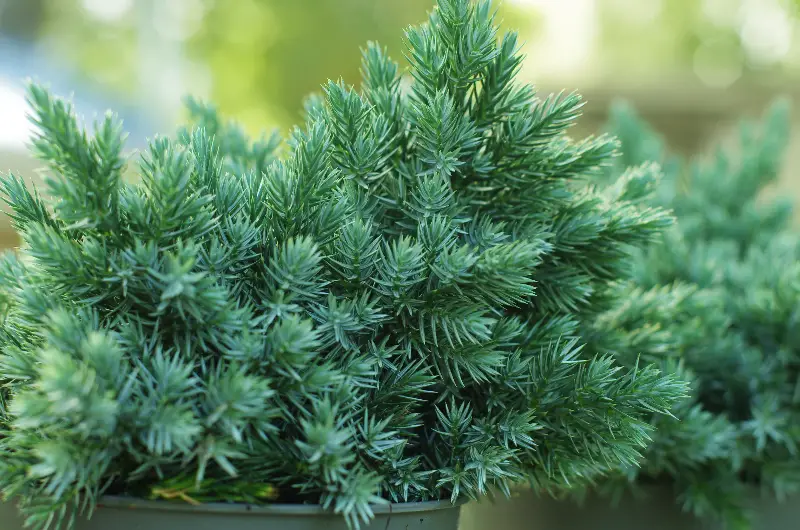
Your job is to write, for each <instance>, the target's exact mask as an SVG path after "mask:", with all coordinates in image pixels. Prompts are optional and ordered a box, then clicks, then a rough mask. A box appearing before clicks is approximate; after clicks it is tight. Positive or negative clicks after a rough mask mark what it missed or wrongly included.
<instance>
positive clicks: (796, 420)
mask: <svg viewBox="0 0 800 530" xmlns="http://www.w3.org/2000/svg"><path fill="white" fill-rule="evenodd" d="M610 130H611V131H612V132H613V133H615V134H616V135H618V137H619V138H620V139H621V143H622V151H623V153H624V156H623V157H621V158H620V160H619V161H620V163H622V164H635V163H637V162H639V161H643V160H658V161H661V162H662V163H663V165H664V167H665V176H664V178H663V179H662V181H661V183H660V184H659V185H658V186H657V192H656V193H655V194H654V195H653V199H652V200H653V204H654V205H657V206H659V207H665V208H669V209H672V210H673V211H674V212H675V215H676V218H677V222H676V224H675V225H674V226H673V227H672V228H671V229H670V230H668V231H666V232H665V234H664V236H663V237H664V242H663V244H661V245H652V246H651V247H649V248H648V249H647V250H646V251H645V252H643V253H641V254H640V255H639V256H638V257H637V258H636V260H635V266H634V279H633V281H632V282H631V283H630V284H628V285H627V286H623V287H621V289H623V290H624V291H627V292H628V293H630V296H629V299H628V300H629V301H628V302H627V303H626V304H624V305H621V306H618V307H615V308H614V309H613V310H611V311H608V312H607V313H606V314H605V315H603V316H601V317H600V318H599V319H598V320H597V321H596V325H598V326H600V327H601V328H605V327H608V328H617V329H621V330H623V331H622V332H621V333H627V334H631V333H634V334H635V333H637V332H641V331H642V330H643V329H644V328H643V326H642V323H643V322H646V323H647V325H648V326H649V331H648V332H646V333H640V335H639V336H640V337H643V340H641V342H640V344H641V352H642V355H643V357H644V358H645V359H649V360H651V361H653V362H662V363H664V364H667V365H670V364H671V365H673V366H674V369H675V370H678V371H680V373H682V374H683V376H684V377H687V378H689V379H690V380H691V381H692V384H693V390H692V397H691V399H689V400H686V401H683V402H681V403H680V404H679V405H677V406H676V407H675V408H674V409H673V411H672V412H673V415H674V417H670V416H660V417H655V418H654V424H655V425H656V427H657V435H656V436H655V439H654V443H652V444H651V445H650V446H649V447H648V449H647V452H646V455H645V460H644V462H643V464H642V466H641V467H637V466H631V467H630V468H629V473H628V475H627V476H626V477H620V480H618V481H613V482H611V483H606V484H604V486H603V488H602V489H603V490H604V491H611V492H614V493H621V491H622V489H621V488H620V487H626V486H627V487H630V486H633V488H634V490H636V489H637V488H636V487H635V484H644V483H652V482H663V481H667V482H669V483H671V484H673V485H674V490H675V494H676V498H677V501H678V502H679V503H680V504H681V505H682V506H683V508H684V509H685V510H687V511H690V512H692V513H694V514H695V515H697V516H700V517H708V518H712V519H716V520H719V521H722V522H724V523H725V524H727V526H728V527H730V528H749V527H750V519H751V517H752V515H751V514H750V513H748V506H747V501H748V500H749V499H751V498H752V497H753V495H752V494H753V492H754V491H757V490H758V489H760V490H762V491H763V492H764V493H766V494H767V495H773V496H777V497H784V496H785V495H788V494H793V493H797V492H798V491H800V461H798V458H797V457H798V454H797V453H798V449H800V448H799V447H798V443H800V378H798V368H800V328H798V318H800V264H798V257H800V240H799V239H798V238H797V236H796V234H794V233H793V232H792V230H791V221H792V205H791V201H789V200H787V199H786V198H785V197H776V198H769V197H765V196H764V192H765V188H766V187H767V186H769V185H770V184H772V183H774V181H775V180H776V178H777V176H778V173H779V170H780V166H781V160H782V157H783V154H784V149H785V145H786V142H787V139H788V108H787V106H786V104H785V102H782V101H779V102H777V103H776V104H775V105H773V107H772V108H771V109H770V110H769V112H768V113H767V115H766V116H765V117H764V120H763V123H761V124H759V125H756V124H753V123H749V122H746V123H742V125H741V128H740V133H741V134H740V136H739V139H738V140H739V141H738V143H737V144H736V145H735V146H733V149H731V150H730V151H729V150H727V149H722V148H720V149H718V150H717V151H716V153H715V154H714V156H713V157H712V158H710V159H697V160H696V161H693V162H692V163H690V164H685V163H684V162H683V161H682V160H680V159H679V158H677V157H674V156H672V155H670V154H668V153H667V152H666V150H665V148H664V145H663V142H662V141H661V139H660V138H659V137H658V135H657V134H656V133H655V132H654V131H652V130H651V129H650V128H649V127H648V126H647V125H646V124H645V123H643V122H642V121H641V120H640V119H639V118H638V117H637V116H636V115H635V113H634V112H633V111H632V109H630V108H628V107H627V106H624V105H622V106H619V107H617V108H616V109H615V111H614V113H613V117H612V120H611V124H610ZM617 171H619V169H617ZM613 173H614V171H613V170H610V171H609V173H608V174H613ZM648 300H650V301H653V302H655V307H654V306H652V305H648V304H647V301H648ZM642 307H645V308H646V310H645V311H642ZM659 359H661V360H660V361H659Z"/></svg>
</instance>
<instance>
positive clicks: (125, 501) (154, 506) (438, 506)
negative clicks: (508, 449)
mask: <svg viewBox="0 0 800 530" xmlns="http://www.w3.org/2000/svg"><path fill="white" fill-rule="evenodd" d="M464 503H466V500H459V501H456V502H455V503H452V502H450V501H449V500H442V501H427V502H398V503H390V504H374V505H372V511H373V513H374V514H375V515H380V514H396V513H411V512H433V511H438V510H447V509H450V508H458V507H459V506H461V505H463V504H464ZM103 508H122V509H131V510H137V509H141V510H152V511H161V512H194V513H218V514H227V513H235V514H240V515H291V516H311V517H320V516H331V515H334V513H333V511H331V510H326V509H324V508H323V507H322V506H320V505H318V504H243V503H224V502H213V503H208V504H199V505H194V504H188V503H184V502H168V501H153V500H146V499H135V498H133V497H119V496H104V497H101V498H100V499H99V500H98V502H97V509H103Z"/></svg>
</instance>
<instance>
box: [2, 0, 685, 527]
mask: <svg viewBox="0 0 800 530" xmlns="http://www.w3.org/2000/svg"><path fill="white" fill-rule="evenodd" d="M407 46H408V55H409V57H410V58H411V62H412V64H413V67H412V70H411V77H412V78H413V81H412V82H411V85H410V89H409V90H407V91H406V90H404V89H402V88H401V86H402V85H401V83H400V79H399V77H398V75H399V72H398V68H397V67H396V65H394V64H393V63H392V62H391V61H390V59H389V58H388V57H387V56H386V54H385V53H384V51H383V50H382V49H381V48H379V47H378V46H377V45H370V46H369V47H368V48H367V49H366V50H365V52H364V54H363V59H364V67H363V68H364V72H363V73H364V83H363V87H362V90H361V91H355V90H354V89H352V88H350V87H348V86H345V85H344V84H342V83H334V82H330V83H328V84H327V85H325V87H324V94H323V95H321V96H316V97H314V98H312V99H310V100H309V102H308V105H307V106H306V108H307V120H306V123H305V124H304V125H303V126H302V127H298V128H296V129H295V130H294V131H293V133H292V135H291V137H290V138H289V141H288V142H287V146H286V148H285V149H284V152H283V153H281V152H279V150H278V147H277V144H276V142H274V141H272V140H269V139H265V140H260V141H257V142H251V141H250V140H248V139H247V138H246V137H245V136H244V135H243V134H241V133H240V132H239V131H238V130H237V129H236V128H235V126H234V125H232V124H230V123H227V122H225V121H223V120H220V119H219V118H218V117H217V115H216V113H215V112H214V111H213V109H212V108H210V107H205V106H203V105H202V104H199V103H197V102H190V109H191V110H192V112H193V115H194V117H195V119H196V120H197V121H198V122H199V124H200V126H198V127H191V128H187V129H185V130H182V131H181V132H180V134H179V135H178V137H177V138H176V139H170V138H156V139H155V140H153V141H152V142H151V144H150V147H149V149H148V150H147V151H146V152H145V153H144V154H143V155H142V156H141V159H140V160H139V161H138V171H139V175H140V176H141V178H140V179H139V180H138V181H137V182H136V183H127V182H125V181H123V180H122V179H120V178H119V172H120V168H121V166H122V161H121V155H120V153H121V152H122V151H121V147H120V146H121V145H122V139H121V136H120V134H121V133H120V126H119V124H118V123H117V122H116V121H115V119H114V118H113V117H109V118H107V119H106V121H105V122H103V124H101V126H99V127H98V128H97V129H96V131H97V132H96V133H95V134H94V136H90V135H89V134H87V133H86V132H84V131H83V130H82V129H81V128H80V127H79V126H78V124H77V122H76V119H75V117H74V115H73V114H72V111H71V108H70V106H69V105H68V104H67V103H65V102H64V101H62V100H60V99H57V98H54V97H53V96H51V95H50V94H49V93H47V92H46V91H44V90H42V89H40V88H37V87H32V89H31V102H32V104H33V108H34V119H35V121H36V123H38V124H39V127H40V135H39V136H38V137H37V140H36V142H35V148H36V152H37V153H38V154H39V155H40V157H41V158H42V160H44V161H45V162H46V163H47V164H48V165H49V167H50V169H51V171H52V173H53V177H52V179H50V181H49V184H48V185H49V188H50V192H51V195H52V196H53V198H52V199H48V200H43V199H41V198H40V197H39V196H38V195H36V194H34V193H30V192H29V191H28V190H27V189H26V187H25V186H24V185H23V184H22V183H21V182H20V181H19V180H16V179H14V178H13V177H9V178H7V179H5V185H4V189H5V192H6V200H7V201H8V203H9V205H10V206H11V208H12V210H13V213H12V216H13V218H14V220H15V223H16V225H17V226H18V227H19V229H20V230H21V231H22V233H23V236H24V240H25V246H24V248H23V249H21V251H20V253H19V255H17V256H15V255H7V256H6V257H5V259H4V261H3V262H2V268H0V278H1V279H2V282H1V283H0V284H2V286H3V288H2V291H1V292H2V295H3V297H2V302H3V304H2V308H3V312H2V326H0V341H2V354H1V355H0V373H1V374H2V389H3V394H2V396H3V407H2V410H0V414H2V422H0V427H2V432H1V433H0V451H2V454H3V459H2V461H0V486H2V489H3V491H4V493H5V494H6V495H7V496H9V497H12V498H15V499H18V500H19V501H20V502H21V504H22V509H23V510H24V512H25V513H26V514H27V516H28V518H29V522H30V523H31V524H32V525H33V527H34V528H39V529H41V528H45V527H51V528H52V527H60V526H61V524H62V523H67V524H68V523H69V517H70V514H72V513H74V511H75V509H76V508H77V509H78V510H83V509H90V508H91V507H92V506H93V505H94V503H95V501H96V500H97V498H98V497H99V496H100V495H102V494H106V493H116V494H122V495H132V496H141V497H151V498H161V499H182V500H184V501H186V500H189V501H190V502H192V501H197V502H203V501H208V500H221V501H245V502H263V501H269V500H272V501H278V502H314V503H320V504H322V505H323V506H324V507H326V508H329V509H332V510H334V511H336V512H337V513H341V514H343V516H344V517H346V518H347V520H348V521H349V522H350V523H351V524H352V525H353V526H358V524H359V522H361V521H366V520H369V518H370V517H371V515H372V510H371V508H370V506H371V505H372V504H374V503H381V502H387V501H395V502H405V501H421V500H428V499H442V498H449V499H452V500H454V501H455V500H458V499H460V498H463V497H473V498H474V497H477V496H480V495H483V494H486V493H487V492H489V491H490V490H493V489H499V490H500V491H502V492H504V493H506V494H508V493H509V489H510V487H511V486H512V485H514V484H516V483H519V482H522V481H526V480H527V481H530V482H532V483H533V484H534V485H536V486H537V487H540V488H545V489H551V490H560V489H563V488H566V487H570V486H574V485H578V484H581V483H583V482H585V481H588V480H592V479H596V478H597V477H598V476H599V475H602V474H604V473H608V472H609V471H611V470H614V469H617V468H618V467H619V466H623V465H634V464H635V462H636V461H638V460H639V458H640V453H641V450H642V448H643V447H644V445H645V443H646V442H647V440H648V436H649V433H650V430H651V429H650V425H649V423H648V420H649V418H650V416H651V415H652V414H653V413H665V412H667V411H669V410H670V409H672V407H673V406H674V404H675V403H676V400H678V399H679V398H680V397H681V396H682V395H684V392H685V386H684V384H683V383H682V382H680V380H679V379H677V378H675V377H673V376H663V375H661V373H660V372H659V371H658V370H657V369H656V368H654V367H653V366H650V365H646V366H645V363H642V366H641V367H639V366H637V365H636V363H632V364H631V365H630V366H622V365H619V364H617V363H615V362H614V360H613V358H612V356H611V355H607V354H606V353H607V352H605V351H591V350H589V351H587V349H586V348H585V347H584V345H583V343H584V342H586V340H585V339H586V337H584V336H583V330H584V329H587V327H588V326H589V323H591V322H593V321H594V319H596V318H597V317H598V315H600V314H602V313H604V312H605V311H607V310H609V308H610V307H615V306H616V304H617V300H616V299H615V298H614V296H615V295H616V294H617V293H618V290H617V287H616V284H617V282H618V281H619V280H620V279H621V278H623V277H625V275H626V274H627V272H628V269H629V267H627V265H626V264H627V262H628V259H629V254H630V252H631V251H632V250H633V249H635V248H641V247H643V246H644V245H645V244H646V243H647V242H648V241H649V240H650V239H652V238H653V237H654V236H656V235H657V234H659V233H660V232H661V231H662V229H663V228H665V227H666V226H668V225H669V224H670V222H671V219H670V217H669V216H667V215H666V214H665V212H664V211H663V210H661V209H659V208H651V207H649V206H647V205H646V204H645V203H644V195H646V194H647V193H648V189H649V187H650V184H649V182H650V180H651V179H653V178H655V170H654V168H653V167H652V166H647V167H645V168H642V169H640V170H632V171H631V172H630V173H629V174H627V176H626V178H625V179H624V180H622V181H620V183H619V184H618V185H617V186H616V187H615V188H614V191H613V193H606V192H598V191H596V190H594V189H593V188H592V187H591V186H590V185H589V180H590V179H591V177H592V176H593V175H595V174H596V173H598V172H599V171H602V167H603V166H605V165H607V164H609V163H610V161H611V157H612V156H613V154H614V152H615V148H616V145H617V144H616V141H615V140H614V139H612V138H609V137H605V136H603V137H600V138H590V139H587V140H583V141H578V142H575V141H573V140H571V139H569V138H568V137H567V136H566V131H567V128H568V127H569V125H570V124H571V123H572V122H573V121H574V119H575V118H576V117H577V115H578V113H579V108H580V105H581V102H580V98H578V97H577V96H576V95H568V96H550V97H546V98H543V99H540V98H537V97H536V96H535V94H534V91H533V89H532V88H530V87H527V86H518V85H516V84H514V82H513V81H514V77H515V74H516V71H517V67H518V65H519V62H520V59H519V57H518V55H517V47H518V45H517V40H516V36H515V35H513V34H510V35H507V36H505V37H503V39H502V40H501V41H500V42H499V43H498V42H497V36H496V29H495V27H494V24H493V11H492V9H491V6H490V5H489V3H488V2H482V3H479V4H477V5H474V4H471V3H469V2H468V1H467V0H440V2H439V5H438V8H437V10H436V11H434V12H433V14H432V15H431V18H430V21H429V23H428V24H427V25H424V26H420V27H415V28H410V29H409V30H408V32H407ZM612 338H613V337H608V338H606V337H605V336H604V335H603V333H602V332H600V330H599V328H598V330H595V331H594V332H593V335H592V340H596V341H597V343H598V344H602V343H604V342H605V343H608V342H610V341H611V340H612Z"/></svg>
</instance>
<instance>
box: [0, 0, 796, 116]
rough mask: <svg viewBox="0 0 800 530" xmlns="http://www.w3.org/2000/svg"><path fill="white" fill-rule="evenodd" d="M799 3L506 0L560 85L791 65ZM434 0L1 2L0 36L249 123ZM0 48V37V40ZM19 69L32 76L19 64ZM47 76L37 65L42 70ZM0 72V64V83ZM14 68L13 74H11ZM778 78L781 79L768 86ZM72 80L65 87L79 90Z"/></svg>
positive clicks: (751, 77)
mask: <svg viewBox="0 0 800 530" xmlns="http://www.w3.org/2000/svg"><path fill="white" fill-rule="evenodd" d="M798 2H800V0H505V2H504V3H502V4H501V6H500V13H499V16H500V18H501V19H502V20H503V21H504V24H505V26H507V27H513V28H518V29H519V30H520V33H521V34H522V37H523V40H524V41H526V49H525V51H526V53H527V54H528V56H529V60H528V61H527V62H526V64H525V76H526V77H527V78H528V79H529V80H534V81H536V82H538V83H541V84H546V85H551V84H552V85H556V84H560V85H564V86H567V87H569V88H583V87H584V86H588V85H592V86H597V85H601V86H602V85H603V84H604V83H608V82H612V81H613V83H615V84H617V85H618V84H620V83H626V84H629V85H635V84H636V83H641V82H645V81H647V82H651V83H652V81H653V80H662V79H669V80H674V79H691V80H693V81H698V82H699V83H701V84H704V85H706V86H709V87H712V88H717V89H724V88H728V87H731V86H734V85H735V84H737V83H756V84H758V83H763V82H765V80H771V82H772V83H773V84H775V83H778V84H788V83H791V82H793V81H794V80H795V79H796V78H797V77H798V74H800V39H798V38H797V34H798V32H800V25H799V24H798ZM431 5H432V1H431V0H402V1H400V0H169V1H166V0H0V39H2V38H3V37H6V38H13V39H16V40H18V41H25V42H30V43H31V45H38V48H37V49H38V50H40V52H39V53H42V54H45V55H48V56H50V58H51V59H52V60H53V61H56V62H58V63H59V64H69V65H73V66H74V67H75V68H76V69H77V70H78V71H79V72H81V73H82V74H83V75H84V76H85V78H86V79H87V80H88V81H87V82H91V83H95V84H98V85H100V86H102V87H103V88H104V89H105V90H108V91H111V92H113V93H114V94H115V95H116V96H117V97H122V98H129V99H133V100H137V101H140V102H141V105H143V106H145V105H146V106H148V107H151V108H156V109H157V110H158V115H159V116H162V117H164V119H165V120H171V121H175V120H176V119H178V115H177V112H178V109H179V106H178V105H177V103H178V101H179V100H180V96H181V95H183V94H185V93H192V94H195V95H199V96H202V97H211V98H213V99H214V101H215V102H217V103H218V104H219V105H220V107H221V109H222V110H223V111H224V112H226V113H228V114H232V115H234V116H236V117H237V118H241V119H242V120H243V121H244V122H245V123H246V124H247V125H248V126H250V128H255V127H258V128H261V127H264V126H266V125H267V124H274V125H276V126H280V127H281V128H284V129H285V128H286V127H287V126H289V125H290V124H292V123H294V121H295V120H296V118H297V113H298V110H299V108H300V102H301V100H302V97H303V96H304V95H305V94H307V93H308V92H310V91H312V90H315V89H317V87H318V86H319V85H320V84H321V83H322V82H324V81H325V80H326V79H328V78H338V77H340V76H341V77H343V78H344V79H345V81H347V82H351V83H353V82H356V81H357V79H358V71H357V69H358V62H359V57H358V48H359V46H362V45H363V44H364V43H365V42H366V41H368V40H378V41H379V42H381V43H382V44H384V45H386V46H387V47H388V48H389V50H390V53H391V54H392V55H393V56H394V57H395V58H396V59H402V47H401V35H402V29H403V28H404V27H405V26H407V25H409V24H411V23H414V22H417V21H419V20H421V19H422V18H423V17H424V16H425V13H426V11H427V10H428V9H430V7H431ZM0 46H2V43H0ZM19 74H21V75H27V74H29V73H28V72H19ZM37 75H38V77H40V78H44V79H45V80H46V73H42V72H38V73H37ZM2 76H5V77H8V76H9V74H8V73H7V72H3V71H2V70H1V69H0V82H2V81H3V77H2ZM11 76H12V77H13V73H12V74H11ZM775 80H777V81H775ZM78 89H79V87H75V90H78Z"/></svg>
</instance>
